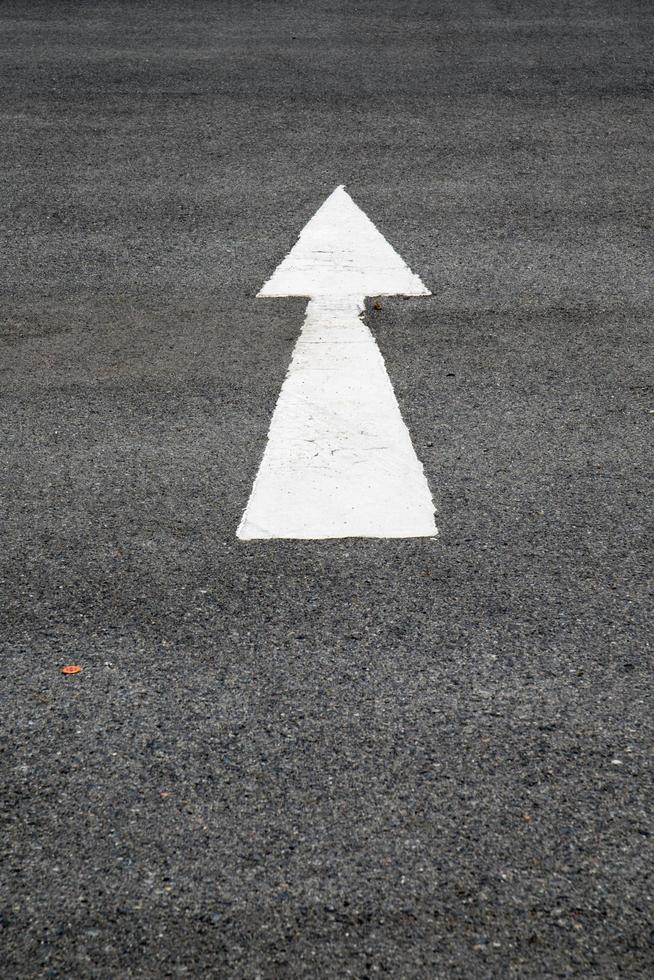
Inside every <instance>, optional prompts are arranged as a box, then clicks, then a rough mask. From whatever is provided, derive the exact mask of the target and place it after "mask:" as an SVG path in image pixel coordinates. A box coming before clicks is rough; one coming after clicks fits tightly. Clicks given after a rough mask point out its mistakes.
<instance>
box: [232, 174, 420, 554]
mask: <svg viewBox="0 0 654 980" xmlns="http://www.w3.org/2000/svg"><path fill="white" fill-rule="evenodd" d="M396 293H400V294H403V295H405V296H425V295H429V291H428V290H427V289H426V288H425V286H424V285H423V284H422V282H421V281H420V279H419V278H418V277H417V276H415V275H414V274H413V273H412V272H411V270H410V269H409V268H408V266H407V265H406V264H405V263H404V262H403V261H402V259H401V258H400V257H399V255H398V254H397V253H396V252H395V250H394V249H393V248H392V247H391V246H390V245H389V244H388V242H387V241H386V239H385V238H384V237H383V236H382V235H381V234H380V233H379V232H378V231H377V229H376V228H375V226H374V225H373V224H372V222H371V221H370V220H369V219H368V218H367V217H366V215H365V214H364V213H363V211H361V209H360V208H358V207H357V205H356V204H355V203H354V201H353V200H352V199H351V197H350V196H349V195H348V194H347V193H346V191H345V190H344V188H342V187H339V188H337V189H336V190H335V191H334V193H333V194H331V195H330V197H329V198H327V200H326V201H325V203H324V204H323V205H322V207H321V208H320V209H319V210H318V211H317V212H316V214H315V215H314V217H313V218H312V219H311V221H310V222H309V223H308V224H307V225H306V227H305V228H304V230H303V232H302V234H301V235H300V238H299V240H298V242H297V244H296V245H295V247H294V248H293V249H292V250H291V252H290V253H289V254H288V255H287V257H286V258H285V259H284V260H283V262H282V263H281V264H280V266H279V267H278V268H277V270H276V271H275V273H274V275H273V276H272V278H271V279H270V280H269V281H268V282H267V283H266V284H265V286H264V287H263V288H262V289H261V291H260V293H259V296H308V297H310V298H311V299H310V302H309V305H308V307H307V314H306V319H305V322H304V326H303V329H302V333H301V335H300V338H299V340H298V342H297V344H296V346H295V350H294V351H293V358H292V361H291V366H290V368H289V371H288V374H287V376H286V379H285V381H284V384H283V385H282V390H281V393H280V396H279V400H278V402H277V406H276V408H275V412H274V415H273V419H272V423H271V426H270V432H269V433H268V442H267V445H266V448H265V451H264V455H263V460H262V462H261V466H260V467H259V472H258V474H257V477H256V480H255V482H254V486H253V488H252V494H251V496H250V500H249V502H248V505H247V507H246V510H245V513H244V515H243V519H242V521H241V524H240V526H239V529H238V532H237V533H238V537H239V538H242V539H253V538H343V537H379V538H400V537H432V536H434V535H435V534H437V533H438V532H437V530H436V526H435V523H434V505H433V501H432V498H431V494H430V492H429V487H428V486H427V481H426V479H425V475H424V471H423V468H422V466H421V464H420V462H419V461H418V458H417V457H416V454H415V451H414V449H413V446H412V444H411V437H410V436H409V432H408V430H407V427H406V425H405V424H404V422H403V420H402V416H401V414H400V410H399V407H398V404H397V400H396V398H395V394H394V392H393V388H392V386H391V382H390V379H389V377H388V374H387V371H386V367H385V365H384V360H383V358H382V356H381V353H380V351H379V348H378V347H377V344H376V343H375V340H374V338H373V336H372V334H371V333H370V330H369V329H368V327H367V326H366V325H365V323H363V321H362V320H361V314H362V312H363V308H364V298H365V297H366V296H380V295H391V294H396Z"/></svg>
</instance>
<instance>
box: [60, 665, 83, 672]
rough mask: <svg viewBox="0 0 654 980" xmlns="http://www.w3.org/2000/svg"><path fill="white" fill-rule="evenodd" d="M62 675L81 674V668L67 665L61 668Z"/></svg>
mask: <svg viewBox="0 0 654 980" xmlns="http://www.w3.org/2000/svg"><path fill="white" fill-rule="evenodd" d="M61 673H62V674H81V673H82V668H81V667H78V666H77V664H68V666H67V667H62V668H61Z"/></svg>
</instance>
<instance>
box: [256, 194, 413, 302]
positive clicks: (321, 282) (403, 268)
mask: <svg viewBox="0 0 654 980" xmlns="http://www.w3.org/2000/svg"><path fill="white" fill-rule="evenodd" d="M397 294H400V295H403V296H429V295H431V294H430V292H429V290H428V289H427V288H426V287H425V285H424V284H423V283H422V282H421V280H420V279H419V278H418V276H416V275H414V273H413V272H411V270H410V269H409V267H408V266H407V264H406V263H405V262H404V261H403V260H402V259H401V258H400V256H399V255H398V254H397V252H396V251H395V249H394V248H393V247H392V246H391V245H389V243H388V242H387V241H386V239H385V238H384V236H383V235H382V234H381V233H380V232H379V231H378V230H377V229H376V228H375V226H374V225H373V223H372V221H371V220H370V218H368V216H367V215H366V214H364V212H363V211H362V210H361V208H360V207H358V206H357V205H356V204H355V203H354V201H353V200H352V198H351V197H350V195H349V194H348V193H347V191H346V190H345V188H344V187H342V186H341V187H337V188H336V190H335V191H333V193H332V194H330V195H329V197H328V198H327V200H326V201H325V202H324V204H323V205H322V206H321V207H320V208H319V209H318V210H317V211H316V213H315V214H314V216H313V218H311V220H310V221H309V222H308V223H307V224H306V225H305V227H304V229H303V230H302V232H301V234H300V237H299V239H298V240H297V242H296V243H295V245H294V246H293V248H292V249H291V251H290V252H289V253H288V255H287V256H286V258H285V259H284V260H283V261H282V262H281V263H280V264H279V266H278V267H277V269H276V270H275V272H274V273H273V275H272V276H271V278H270V279H269V280H268V282H267V283H265V285H264V286H263V287H262V289H261V290H260V292H259V294H258V295H259V296H308V297H311V298H316V297H321V296H323V297H326V296H329V297H332V298H335V297H345V296H351V297H356V298H357V299H363V298H364V297H365V296H394V295H397Z"/></svg>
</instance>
